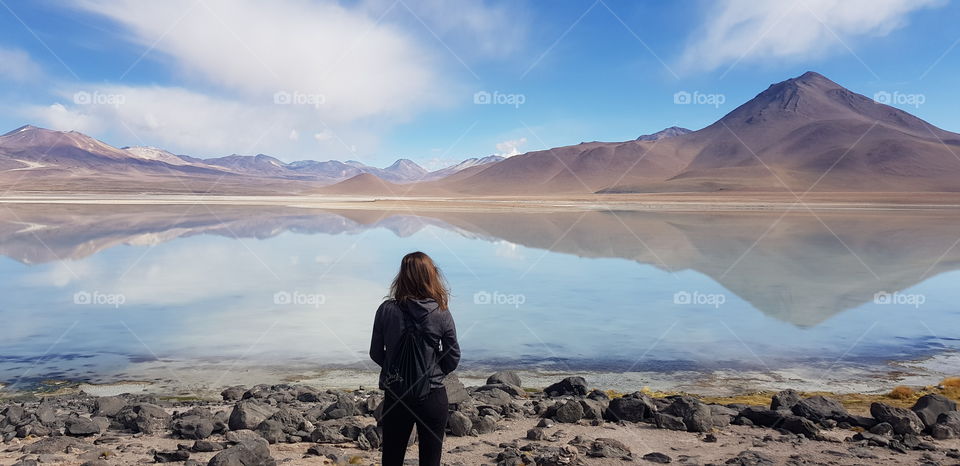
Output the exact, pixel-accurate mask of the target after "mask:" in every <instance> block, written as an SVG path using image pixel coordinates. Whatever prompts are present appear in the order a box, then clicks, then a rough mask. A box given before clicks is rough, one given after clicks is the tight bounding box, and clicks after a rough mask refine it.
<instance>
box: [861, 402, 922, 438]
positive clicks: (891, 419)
mask: <svg viewBox="0 0 960 466" xmlns="http://www.w3.org/2000/svg"><path fill="white" fill-rule="evenodd" d="M870 414H871V415H872V416H873V417H874V419H876V420H877V421H878V422H886V423H889V424H890V425H891V426H893V431H894V432H895V433H897V434H900V435H903V434H914V435H916V434H919V433H921V432H923V429H924V425H923V421H921V420H920V417H919V416H917V414H916V413H914V412H913V411H911V410H909V409H905V408H898V407H895V406H890V405H886V404H883V403H879V402H877V403H873V404H871V405H870Z"/></svg>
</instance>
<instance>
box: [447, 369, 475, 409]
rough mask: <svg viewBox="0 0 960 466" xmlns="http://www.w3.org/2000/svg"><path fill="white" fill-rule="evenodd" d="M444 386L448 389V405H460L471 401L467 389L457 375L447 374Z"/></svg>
mask: <svg viewBox="0 0 960 466" xmlns="http://www.w3.org/2000/svg"><path fill="white" fill-rule="evenodd" d="M443 386H444V387H445V388H446V389H447V403H449V404H452V405H458V404H460V403H463V402H465V401H467V400H469V399H470V394H469V393H467V389H466V387H464V386H463V382H461V381H460V378H459V377H457V375H456V374H447V376H446V377H444V378H443Z"/></svg>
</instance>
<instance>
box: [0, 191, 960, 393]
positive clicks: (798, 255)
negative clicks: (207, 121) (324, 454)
mask: <svg viewBox="0 0 960 466" xmlns="http://www.w3.org/2000/svg"><path fill="white" fill-rule="evenodd" d="M958 238H960V216H955V215H950V214H943V213H862V214H860V213H858V214H851V213H818V214H817V215H813V214H810V213H806V214H803V213H790V214H783V213H779V212H771V213H750V212H737V213H711V214H703V213H650V212H597V211H589V212H582V211H570V212H554V213H537V212H522V213H521V212H511V213H502V212H500V213H494V212H420V213H414V212H411V211H395V212H380V211H372V210H341V211H323V210H316V209H294V208H269V209H268V208H256V207H232V208H228V207H207V206H169V207H156V206H152V207H144V206H100V207H96V206H63V205H60V206H56V205H24V206H16V205H11V206H10V208H9V209H3V211H2V212H0V254H2V255H3V256H4V258H3V259H2V260H0V274H2V276H3V280H2V281H0V287H2V289H0V295H2V296H3V297H4V298H3V301H2V308H0V321H2V322H3V335H4V337H3V338H2V339H0V381H2V382H3V383H6V384H7V385H8V386H9V385H16V386H17V387H19V388H26V387H27V386H29V385H30V384H33V383H36V382H37V381H40V380H44V379H69V380H83V381H92V382H108V381H117V380H158V381H165V382H174V383H177V382H180V383H183V384H199V385H208V386H216V385H221V384H226V383H232V382H236V381H238V380H242V377H243V376H244V374H250V373H253V372H255V371H256V370H269V371H272V372H273V373H274V374H285V375H284V376H294V375H301V376H310V375H311V374H312V375H317V374H320V373H322V371H323V370H325V369H331V368H348V369H351V370H352V369H360V370H361V372H360V373H365V372H364V371H371V370H372V369H373V367H372V363H370V362H369V361H368V359H367V357H366V351H367V345H368V332H369V326H370V324H371V322H372V320H373V314H374V312H375V310H376V308H377V306H378V304H379V303H380V302H381V300H382V299H383V296H384V295H385V294H386V291H387V285H388V283H389V281H390V280H391V278H392V276H393V274H394V273H395V267H396V265H397V263H398V261H399V258H400V257H401V256H402V255H403V254H405V253H407V252H410V251H412V250H418V249H419V250H424V251H426V252H428V253H429V254H431V255H432V256H433V257H434V258H435V259H436V260H437V261H438V263H439V264H440V265H441V266H442V267H443V269H444V272H445V274H446V276H447V278H448V280H449V281H450V284H451V286H452V289H453V294H454V296H453V300H452V309H453V312H454V313H455V316H456V320H457V324H458V328H459V332H460V335H461V340H462V343H461V344H462V347H463V352H464V361H463V364H464V369H465V370H466V371H468V372H469V370H471V369H472V370H476V371H482V370H488V369H490V368H494V367H510V368H521V369H526V370H545V371H561V372H579V371H595V372H599V373H606V374H610V375H608V376H607V377H609V378H610V379H611V380H612V379H615V378H616V377H617V376H616V374H624V373H627V374H640V375H639V376H636V377H639V378H638V379H636V380H639V381H640V382H643V383H648V382H649V383H655V380H656V379H657V378H658V377H663V378H664V380H666V379H669V378H670V377H672V376H674V375H676V374H687V376H688V378H689V376H690V375H691V374H695V375H696V374H699V375H700V376H701V379H703V380H708V379H710V378H711V377H719V376H721V375H722V376H723V377H725V378H727V379H731V378H736V377H738V375H737V374H761V377H763V376H762V374H766V376H765V377H768V378H767V379H766V380H768V381H773V382H776V381H781V382H784V383H785V384H789V383H786V381H787V380H790V379H791V377H793V378H794V380H793V381H792V382H796V379H798V378H802V379H805V380H804V381H805V382H812V380H811V379H810V378H811V377H812V378H819V379H822V380H823V381H824V383H826V382H828V381H831V380H842V379H843V378H844V377H845V376H846V375H850V374H858V376H859V375H862V374H871V375H885V374H888V373H891V372H894V373H895V372H897V371H903V372H904V373H907V374H909V373H911V372H912V373H916V374H918V375H920V376H922V377H929V378H931V379H936V378H937V377H938V376H939V375H940V374H941V373H942V374H946V373H949V372H951V371H953V372H958V371H960V367H958V366H957V364H956V363H955V362H952V361H956V359H954V358H953V354H954V352H955V351H956V350H957V349H958V347H960V340H958V339H957V335H958V330H960V325H958V322H960V319H958V317H960V310H958V306H957V302H958V300H960V288H958V287H957V286H956V284H957V283H958V279H960V272H958V271H957V269H958V268H960V247H956V246H957V244H956V243H957V240H958ZM925 361H926V362H925ZM931 361H934V362H936V363H935V364H934V363H932V362H931ZM903 363H909V364H908V365H903ZM922 365H926V366H927V369H926V370H925V371H924V370H921V369H920V366H922ZM255 368H260V369H255ZM624 377H626V375H624ZM744 377H746V376H744ZM793 384H794V385H796V384H795V383H793ZM8 388H9V387H8Z"/></svg>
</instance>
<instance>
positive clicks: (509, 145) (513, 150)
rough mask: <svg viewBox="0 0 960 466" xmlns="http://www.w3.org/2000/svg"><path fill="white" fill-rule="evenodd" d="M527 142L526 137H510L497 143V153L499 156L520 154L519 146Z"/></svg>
mask: <svg viewBox="0 0 960 466" xmlns="http://www.w3.org/2000/svg"><path fill="white" fill-rule="evenodd" d="M526 143H527V138H520V139H511V140H509V141H503V142H498V143H497V155H499V156H501V157H513V156H514V155H520V154H521V153H522V152H520V147H521V146H523V145H524V144H526Z"/></svg>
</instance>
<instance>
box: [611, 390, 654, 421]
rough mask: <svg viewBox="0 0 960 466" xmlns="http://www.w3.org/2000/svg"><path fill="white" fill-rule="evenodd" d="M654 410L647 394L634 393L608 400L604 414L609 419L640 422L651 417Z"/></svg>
mask: <svg viewBox="0 0 960 466" xmlns="http://www.w3.org/2000/svg"><path fill="white" fill-rule="evenodd" d="M656 411H657V408H656V407H655V406H654V404H653V401H651V400H650V397H649V396H647V395H644V394H642V393H634V394H631V395H627V396H623V397H620V398H614V399H612V400H610V405H609V406H607V412H606V416H607V419H608V420H611V421H629V422H641V421H643V420H646V419H651V418H652V417H653V413H654V412H656Z"/></svg>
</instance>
